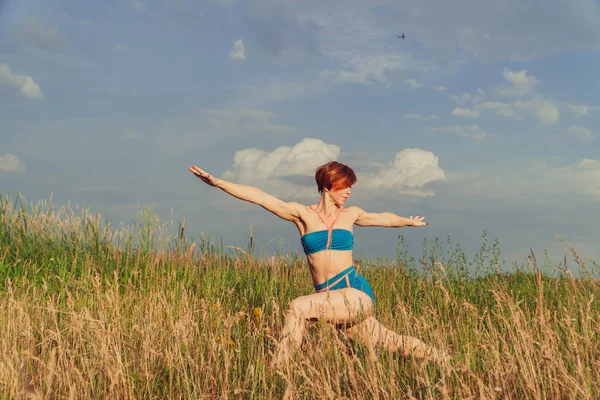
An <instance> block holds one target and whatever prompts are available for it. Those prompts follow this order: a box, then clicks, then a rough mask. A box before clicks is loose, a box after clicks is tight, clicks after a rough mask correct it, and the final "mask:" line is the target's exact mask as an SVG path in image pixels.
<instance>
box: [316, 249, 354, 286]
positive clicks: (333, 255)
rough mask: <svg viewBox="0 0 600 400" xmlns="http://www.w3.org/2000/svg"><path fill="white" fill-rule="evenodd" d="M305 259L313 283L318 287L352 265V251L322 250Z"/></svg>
mask: <svg viewBox="0 0 600 400" xmlns="http://www.w3.org/2000/svg"><path fill="white" fill-rule="evenodd" d="M306 258H307V260H308V266H309V268H310V274H311V275H312V280H313V283H314V284H315V285H318V284H321V283H323V282H325V281H326V280H327V279H329V278H332V277H334V276H336V275H337V274H339V273H340V272H342V271H343V270H345V269H346V268H348V267H349V266H351V265H352V250H322V251H320V252H318V253H314V254H311V255H309V256H307V257H306Z"/></svg>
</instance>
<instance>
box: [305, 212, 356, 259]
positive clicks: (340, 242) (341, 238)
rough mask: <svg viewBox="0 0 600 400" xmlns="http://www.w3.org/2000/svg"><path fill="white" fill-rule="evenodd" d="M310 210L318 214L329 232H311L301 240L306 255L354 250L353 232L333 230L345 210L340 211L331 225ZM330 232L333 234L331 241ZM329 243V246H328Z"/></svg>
mask: <svg viewBox="0 0 600 400" xmlns="http://www.w3.org/2000/svg"><path fill="white" fill-rule="evenodd" d="M310 209H311V210H313V211H315V212H316V213H317V215H318V216H319V218H320V219H321V221H323V223H324V224H325V225H326V226H327V230H322V231H316V232H310V233H307V234H306V235H304V236H302V237H301V238H300V243H302V248H303V249H304V254H306V255H307V256H308V255H310V254H313V253H316V252H319V251H322V250H352V249H353V248H354V236H353V235H352V232H350V231H349V230H347V229H332V228H333V225H334V224H335V222H336V221H337V219H338V218H339V216H340V215H341V214H342V211H343V209H340V213H339V214H338V216H337V217H336V218H335V220H334V221H333V222H332V223H331V224H330V225H327V223H326V222H325V219H323V217H322V216H321V214H319V213H318V212H317V211H316V210H315V209H313V208H312V207H310ZM329 232H331V241H330V237H329ZM329 241H330V243H329V246H327V245H328V242H329Z"/></svg>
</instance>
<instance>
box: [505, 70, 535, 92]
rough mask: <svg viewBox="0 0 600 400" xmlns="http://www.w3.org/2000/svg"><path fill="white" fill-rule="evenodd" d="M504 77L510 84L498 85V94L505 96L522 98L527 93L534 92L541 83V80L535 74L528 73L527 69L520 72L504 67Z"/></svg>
mask: <svg viewBox="0 0 600 400" xmlns="http://www.w3.org/2000/svg"><path fill="white" fill-rule="evenodd" d="M502 77H503V78H504V80H505V81H506V82H508V85H498V86H497V87H496V94H497V95H499V96H503V97H517V98H521V97H523V96H525V95H528V94H532V93H533V91H534V89H535V87H536V86H538V85H539V84H540V81H539V80H537V79H536V77H535V76H533V75H527V70H525V69H524V70H521V71H519V72H514V71H510V70H509V69H504V73H502Z"/></svg>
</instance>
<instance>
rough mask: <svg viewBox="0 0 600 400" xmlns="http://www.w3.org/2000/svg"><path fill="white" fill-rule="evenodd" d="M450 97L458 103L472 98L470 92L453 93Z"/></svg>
mask: <svg viewBox="0 0 600 400" xmlns="http://www.w3.org/2000/svg"><path fill="white" fill-rule="evenodd" d="M450 99H452V101H454V102H456V103H458V104H465V103H466V102H468V101H469V100H471V95H470V94H469V93H462V94H459V95H451V96H450Z"/></svg>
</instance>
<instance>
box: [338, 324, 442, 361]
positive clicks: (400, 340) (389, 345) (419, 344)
mask: <svg viewBox="0 0 600 400" xmlns="http://www.w3.org/2000/svg"><path fill="white" fill-rule="evenodd" d="M346 334H347V335H348V336H349V337H350V339H352V340H360V341H362V342H363V343H365V345H366V346H367V347H368V348H369V350H370V351H371V350H372V349H373V347H376V346H380V347H382V348H384V349H386V350H388V351H393V352H399V353H400V354H402V355H403V356H409V355H410V356H412V357H415V358H417V359H424V358H429V359H431V360H433V361H436V362H438V361H441V360H442V359H443V358H446V356H445V354H444V353H442V352H441V351H439V350H437V349H436V348H435V347H432V346H429V345H427V344H425V343H424V342H423V341H421V340H419V339H417V338H414V337H411V336H405V335H399V334H397V333H396V332H394V331H392V330H390V329H387V328H386V327H385V326H383V325H382V324H381V323H379V321H377V320H376V319H375V318H374V317H372V316H371V317H369V318H367V319H366V320H364V321H362V322H360V323H358V324H356V325H353V326H352V327H350V328H348V329H346Z"/></svg>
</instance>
